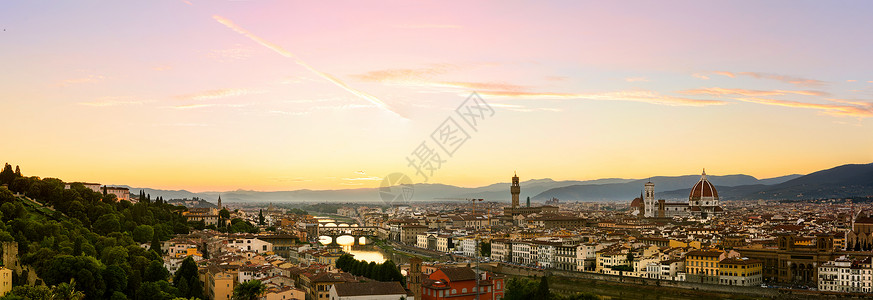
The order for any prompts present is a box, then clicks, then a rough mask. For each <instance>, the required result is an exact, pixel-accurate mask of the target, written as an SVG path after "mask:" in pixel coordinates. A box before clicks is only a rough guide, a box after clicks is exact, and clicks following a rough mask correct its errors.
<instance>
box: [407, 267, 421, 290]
mask: <svg viewBox="0 0 873 300" xmlns="http://www.w3.org/2000/svg"><path fill="white" fill-rule="evenodd" d="M421 276H422V275H421V258H418V257H412V258H410V259H409V282H407V288H408V289H409V290H411V291H412V294H414V295H415V299H421Z"/></svg>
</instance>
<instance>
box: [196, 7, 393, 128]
mask: <svg viewBox="0 0 873 300" xmlns="http://www.w3.org/2000/svg"><path fill="white" fill-rule="evenodd" d="M212 18H213V19H215V21H218V22H219V23H221V24H222V25H224V26H226V27H227V28H230V29H232V30H233V31H236V32H237V33H239V34H242V35H244V36H245V37H248V38H249V39H251V40H252V41H254V42H256V43H258V44H260V45H261V46H264V47H267V48H269V49H270V50H273V51H274V52H276V53H278V54H279V55H282V56H284V57H287V58H291V59H293V60H294V62H295V63H297V64H298V65H300V66H302V67H304V68H306V69H307V70H309V71H310V72H312V73H314V74H316V75H318V76H319V77H321V78H324V79H325V80H327V81H329V82H331V83H333V84H334V85H336V86H337V87H339V88H341V89H343V90H346V91H347V92H349V93H352V94H354V95H355V96H358V97H359V98H361V99H364V100H366V101H368V102H370V103H373V104H375V105H376V106H378V107H379V108H381V109H383V110H385V111H388V112H391V113H393V114H395V115H397V116H400V117H401V118H405V117H403V116H402V115H401V114H400V113H398V112H397V111H395V110H393V109H391V108H390V107H389V106H388V105H387V104H385V102H383V101H382V100H379V98H376V97H375V96H373V95H370V94H367V93H365V92H362V91H359V90H356V89H354V88H352V87H350V86H349V85H347V84H345V83H344V82H342V81H340V80H339V79H337V78H335V77H333V76H331V75H330V74H327V73H324V72H321V71H318V70H316V69H315V68H313V67H312V66H310V65H309V64H308V63H306V62H304V61H303V60H301V59H300V58H298V57H297V56H296V55H294V54H293V53H291V52H288V51H287V50H285V49H283V48H282V47H279V45H276V44H273V43H271V42H268V41H267V40H265V39H263V38H261V37H259V36H257V35H254V34H253V33H251V32H249V31H248V30H245V29H243V28H242V27H239V26H237V25H236V24H234V23H233V22H231V21H230V20H228V19H225V18H224V17H221V16H218V15H214V16H212Z"/></svg>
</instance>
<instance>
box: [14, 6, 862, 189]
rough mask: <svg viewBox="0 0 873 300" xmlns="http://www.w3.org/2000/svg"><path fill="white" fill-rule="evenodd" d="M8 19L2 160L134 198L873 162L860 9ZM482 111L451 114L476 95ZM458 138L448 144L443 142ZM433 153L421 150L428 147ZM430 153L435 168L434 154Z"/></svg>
mask: <svg viewBox="0 0 873 300" xmlns="http://www.w3.org/2000/svg"><path fill="white" fill-rule="evenodd" d="M845 4H846V5H839V6H837V5H829V3H814V2H812V3H807V2H801V3H797V2H789V1H785V2H782V1H773V2H767V3H759V2H743V1H724V2H707V3H706V4H702V3H687V2H667V3H661V2H658V3H652V2H645V1H643V2H623V3H602V2H579V1H574V2H555V3H551V4H550V5H542V4H541V3H540V4H537V3H534V2H513V3H505V2H476V3H472V4H471V3H467V2H436V1H434V2H429V1H423V2H416V3H415V4H414V5H410V4H407V3H396V2H376V3H367V4H364V3H358V2H342V3H340V4H333V5H326V4H321V3H311V2H286V1H278V2H271V1H257V2H255V1H251V2H249V1H231V2H221V3H215V2H207V1H202V2H200V1H188V2H186V1H181V2H161V3H59V4H52V5H47V4H42V3H32V2H24V3H3V4H0V27H3V28H4V29H5V31H3V32H0V65H2V66H3V69H4V72H0V89H2V90H3V96H2V101H3V102H2V111H3V116H2V118H0V126H2V127H3V128H6V129H7V130H6V131H5V132H4V134H3V136H4V140H5V141H6V142H4V143H0V159H2V160H4V161H7V162H9V163H12V164H17V165H21V167H22V171H23V172H24V173H25V175H39V176H43V177H59V178H62V179H64V180H69V181H89V182H100V183H106V184H125V185H130V186H135V187H152V188H163V189H188V190H192V191H207V190H218V191H223V190H235V189H247V190H294V189H304V188H306V189H339V188H356V187H375V186H378V184H379V180H381V178H382V177H383V176H385V175H387V174H389V173H392V172H403V173H406V174H409V175H410V176H411V177H413V179H414V180H415V181H416V182H423V181H424V178H423V177H422V176H420V175H416V174H415V173H416V171H415V169H413V168H411V167H409V166H408V163H407V158H409V157H412V156H413V152H414V151H415V150H416V148H417V147H418V146H419V145H420V144H421V143H422V141H427V142H429V143H432V142H434V140H432V139H431V135H432V133H434V131H435V130H437V129H438V128H440V126H441V124H443V122H444V121H446V119H447V118H449V117H452V118H453V120H455V121H456V122H458V125H459V126H462V127H463V128H465V130H466V131H467V133H468V134H469V139H466V141H465V142H464V143H463V144H462V145H461V146H460V147H458V149H457V150H456V151H455V152H454V153H453V155H452V156H451V157H449V156H448V154H447V153H445V151H443V150H440V149H436V148H435V149H436V150H437V152H438V153H442V157H441V159H442V160H444V163H443V164H442V165H441V166H439V168H438V169H437V170H434V172H433V174H430V173H428V175H429V176H428V177H429V178H428V182H436V183H446V184H453V185H460V186H480V185H486V184H490V183H494V182H501V181H504V182H505V181H508V180H509V177H510V176H511V175H512V172H513V171H518V174H519V176H521V177H522V180H527V179H534V178H547V177H548V178H553V179H556V180H560V179H567V180H582V179H595V178H605V177H621V178H645V177H649V176H656V175H684V174H698V173H699V172H700V169H701V168H704V167H705V168H706V169H707V171H708V173H711V174H715V175H725V174H738V173H743V174H749V175H753V176H756V177H758V178H766V177H773V176H781V175H786V174H792V173H804V174H805V173H809V172H813V171H817V170H820V169H825V168H830V167H834V166H837V165H841V164H846V163H869V162H871V161H873V123H871V122H873V121H871V118H870V117H873V75H871V73H870V72H869V70H871V69H873V60H871V59H870V58H869V53H873V44H871V43H869V39H862V38H858V37H860V36H873V28H871V27H870V26H864V25H866V24H868V23H869V22H868V21H867V18H869V15H868V14H867V13H866V12H869V11H871V8H873V7H871V6H873V4H871V3H866V2H848V3H845ZM474 91H475V92H478V94H479V95H480V96H481V97H482V99H483V100H484V101H485V102H486V103H488V104H489V105H490V107H491V108H492V109H493V115H489V116H488V117H487V118H483V119H481V120H480V122H479V123H478V124H477V126H476V129H475V130H473V128H472V126H469V124H466V123H464V122H463V120H462V119H461V118H460V117H459V116H458V115H457V114H456V113H455V111H454V110H455V109H456V108H457V107H458V106H459V105H461V103H462V102H463V101H465V99H467V97H468V96H469V95H470V93H472V92H474ZM450 129H451V128H450ZM430 146H432V147H433V146H434V145H430ZM439 151H443V152H439Z"/></svg>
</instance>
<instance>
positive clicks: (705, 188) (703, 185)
mask: <svg viewBox="0 0 873 300" xmlns="http://www.w3.org/2000/svg"><path fill="white" fill-rule="evenodd" d="M688 199H689V200H700V199H714V200H718V192H717V191H716V190H715V186H713V185H712V183H710V182H709V180H707V179H706V170H704V171H703V175H701V176H700V181H698V182H697V184H695V185H694V187H693V188H691V194H690V195H688Z"/></svg>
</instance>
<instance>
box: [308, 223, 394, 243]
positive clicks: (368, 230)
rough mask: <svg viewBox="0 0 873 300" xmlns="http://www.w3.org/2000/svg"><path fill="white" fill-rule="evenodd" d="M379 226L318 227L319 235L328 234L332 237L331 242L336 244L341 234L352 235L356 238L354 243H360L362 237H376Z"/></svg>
mask: <svg viewBox="0 0 873 300" xmlns="http://www.w3.org/2000/svg"><path fill="white" fill-rule="evenodd" d="M378 230H379V228H378V227H371V226H361V227H318V235H319V236H327V237H330V238H331V242H330V243H331V244H336V239H337V238H338V237H341V236H346V235H347V236H351V237H353V238H354V239H355V243H354V245H359V244H360V238H361V237H368V238H371V237H375V236H376V233H377V231H378ZM368 243H369V242H368Z"/></svg>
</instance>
